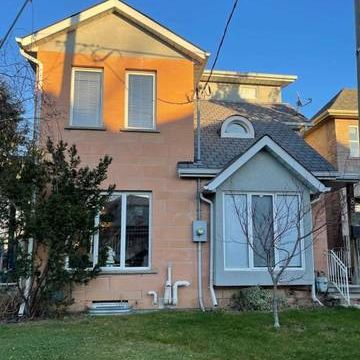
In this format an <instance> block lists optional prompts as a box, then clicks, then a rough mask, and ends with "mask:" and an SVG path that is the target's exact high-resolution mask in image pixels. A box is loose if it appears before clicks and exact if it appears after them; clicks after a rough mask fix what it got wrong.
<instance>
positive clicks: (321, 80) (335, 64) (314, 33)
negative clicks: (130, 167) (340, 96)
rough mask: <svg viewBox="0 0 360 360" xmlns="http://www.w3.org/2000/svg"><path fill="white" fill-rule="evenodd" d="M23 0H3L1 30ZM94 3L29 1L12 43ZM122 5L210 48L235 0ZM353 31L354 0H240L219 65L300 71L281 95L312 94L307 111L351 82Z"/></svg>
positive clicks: (151, 0)
mask: <svg viewBox="0 0 360 360" xmlns="http://www.w3.org/2000/svg"><path fill="white" fill-rule="evenodd" d="M23 1H24V0H1V9H2V10H1V11H0V34H1V35H0V36H3V35H4V33H5V31H6V30H7V28H8V26H9V25H10V23H11V21H12V20H13V18H14V16H15V15H16V13H17V11H18V9H19V8H20V6H21V5H22V3H23ZM98 2H100V1H98V0H33V5H28V7H27V9H26V11H25V12H24V13H23V15H22V17H21V18H20V20H19V22H18V23H17V25H16V27H15V29H14V33H13V36H12V37H11V38H10V40H9V41H10V42H11V41H14V40H13V39H14V36H19V35H24V34H26V33H29V32H31V31H32V30H33V29H37V28H39V27H43V26H46V25H49V24H51V23H52V22H54V21H56V20H59V19H62V18H64V17H67V16H68V15H70V14H72V13H74V12H77V11H80V10H82V9H84V8H86V7H89V6H91V5H93V4H96V3H98ZM127 3H128V4H129V5H132V6H134V7H135V8H137V9H138V10H140V11H142V12H144V13H146V14H147V15H149V16H151V17H153V18H154V19H155V20H157V21H159V22H160V23H162V24H164V25H166V26H168V27H169V28H171V29H172V30H173V31H175V32H176V33H178V34H180V35H182V36H183V37H185V38H187V39H188V40H190V41H192V42H194V43H195V44H197V45H199V46H200V47H202V48H203V49H205V50H208V51H210V52H211V53H212V54H214V53H215V51H216V48H217V45H218V42H219V38H220V36H221V34H222V31H223V28H224V25H225V21H226V18H227V15H228V13H229V10H230V8H231V6H232V3H233V0H171V1H170V0H128V1H127ZM354 32H355V31H354V12H353V0H301V1H294V0H239V5H238V8H237V11H236V14H235V16H234V18H233V22H232V24H231V27H230V29H229V33H228V36H227V38H226V42H225V45H224V47H223V50H222V53H221V56H220V59H219V61H218V64H217V66H216V68H218V69H223V70H236V71H252V72H270V73H283V74H295V75H298V77H299V79H298V81H297V82H296V83H295V84H293V85H291V86H290V87H288V88H287V89H285V91H284V101H286V102H288V103H291V104H293V105H294V104H295V101H296V91H299V92H300V94H301V95H302V96H303V97H304V98H308V97H311V98H313V103H312V104H310V105H309V106H307V107H306V108H304V109H303V112H304V113H305V115H307V116H311V115H313V114H314V113H315V112H316V111H317V110H318V109H319V108H320V107H321V106H322V105H324V103H325V102H326V101H328V100H329V99H330V98H331V97H332V96H333V95H335V93H336V92H337V91H339V90H340V89H341V88H343V87H355V86H356V67H355V55H354V54H355V50H354V49H355V35H354ZM212 60H213V58H211V59H210V62H209V67H210V65H211V64H212Z"/></svg>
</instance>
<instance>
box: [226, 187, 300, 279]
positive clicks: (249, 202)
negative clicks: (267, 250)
mask: <svg viewBox="0 0 360 360" xmlns="http://www.w3.org/2000/svg"><path fill="white" fill-rule="evenodd" d="M227 195H245V196H246V206H247V218H248V226H249V229H248V233H249V239H248V241H249V242H250V243H251V245H249V244H248V259H249V261H248V264H249V266H248V267H240V268H228V267H226V252H225V244H226V238H225V231H226V229H225V226H226V224H225V196H227ZM253 195H260V196H261V195H263V196H266V195H268V196H271V197H272V205H273V217H274V220H275V212H274V209H275V207H274V205H275V199H276V198H277V196H284V195H285V196H286V195H288V196H294V195H295V196H297V197H298V203H299V206H301V202H300V201H301V198H300V194H299V193H297V192H239V191H224V192H223V194H222V203H223V205H222V227H223V228H222V237H223V241H222V246H223V262H224V271H229V272H233V271H267V268H266V267H258V266H254V250H253V243H254V237H253V226H252V217H251V210H252V208H251V206H252V196H253ZM249 224H250V225H249ZM300 231H301V236H302V237H303V236H304V219H301V220H300ZM276 232H277V224H276V222H275V221H274V236H276ZM304 240H305V239H304V238H302V239H301V243H300V247H301V249H300V256H301V266H297V267H295V266H291V267H290V266H288V267H287V268H286V271H304V270H305V264H306V259H305V257H306V254H305V241H304ZM278 263H279V254H278V251H276V250H275V264H277V266H276V267H275V269H280V266H279V264H278Z"/></svg>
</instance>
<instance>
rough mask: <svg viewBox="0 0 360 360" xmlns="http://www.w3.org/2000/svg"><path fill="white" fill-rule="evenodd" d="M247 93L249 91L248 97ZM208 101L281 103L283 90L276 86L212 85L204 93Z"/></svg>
mask: <svg viewBox="0 0 360 360" xmlns="http://www.w3.org/2000/svg"><path fill="white" fill-rule="evenodd" d="M246 91H249V93H248V94H247V95H245V94H246ZM204 95H205V99H206V100H218V101H227V102H253V103H259V102H263V103H274V102H275V103H280V99H281V90H280V88H278V87H274V86H265V85H261V86H254V85H246V84H234V83H211V84H209V86H208V89H207V90H206V91H204Z"/></svg>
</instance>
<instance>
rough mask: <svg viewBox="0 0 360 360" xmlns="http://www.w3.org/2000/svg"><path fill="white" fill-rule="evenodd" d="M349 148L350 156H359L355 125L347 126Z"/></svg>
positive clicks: (357, 132) (357, 134)
mask: <svg viewBox="0 0 360 360" xmlns="http://www.w3.org/2000/svg"><path fill="white" fill-rule="evenodd" d="M349 150H350V157H353V158H354V157H360V150H359V129H358V127H357V126H349Z"/></svg>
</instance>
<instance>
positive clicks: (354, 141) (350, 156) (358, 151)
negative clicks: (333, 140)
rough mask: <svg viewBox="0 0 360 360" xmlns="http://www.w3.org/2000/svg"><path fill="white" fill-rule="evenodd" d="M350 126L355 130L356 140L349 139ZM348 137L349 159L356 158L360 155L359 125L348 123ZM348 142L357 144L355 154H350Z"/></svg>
mask: <svg viewBox="0 0 360 360" xmlns="http://www.w3.org/2000/svg"><path fill="white" fill-rule="evenodd" d="M351 128H353V129H355V130H356V136H357V139H356V140H352V139H350V129H351ZM348 138H349V158H350V159H358V158H359V156H360V147H359V127H358V126H357V125H349V126H348ZM350 143H355V144H356V146H357V156H352V155H351V147H350Z"/></svg>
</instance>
